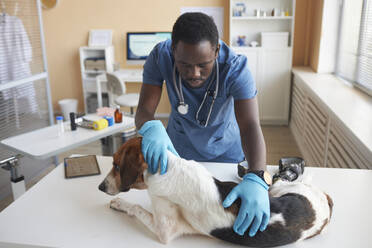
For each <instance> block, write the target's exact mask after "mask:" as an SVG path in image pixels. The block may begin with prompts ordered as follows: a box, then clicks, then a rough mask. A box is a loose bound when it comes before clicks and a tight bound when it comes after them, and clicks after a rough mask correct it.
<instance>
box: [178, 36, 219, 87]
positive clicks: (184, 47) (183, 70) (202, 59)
mask: <svg viewBox="0 0 372 248" xmlns="http://www.w3.org/2000/svg"><path fill="white" fill-rule="evenodd" d="M218 49H219V47H215V46H212V44H211V43H210V42H209V41H201V42H199V43H197V44H187V43H185V42H183V41H179V42H178V43H177V45H176V47H175V48H174V49H173V54H174V59H175V64H176V67H177V70H178V72H179V73H180V75H181V78H182V79H183V80H185V81H186V82H187V84H188V85H189V86H190V87H192V88H198V87H200V86H202V85H203V83H204V82H205V81H206V80H207V78H208V77H209V75H210V74H211V73H212V71H213V66H214V61H215V59H216V58H217V55H218Z"/></svg>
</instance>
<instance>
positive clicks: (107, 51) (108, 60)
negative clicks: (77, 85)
mask: <svg viewBox="0 0 372 248" xmlns="http://www.w3.org/2000/svg"><path fill="white" fill-rule="evenodd" d="M79 54H80V67H81V81H82V85H83V96H84V111H85V113H92V112H95V109H96V107H97V106H98V104H97V102H96V99H97V95H96V94H97V86H96V85H97V84H96V77H97V76H98V75H100V74H102V73H105V72H112V71H114V61H115V59H114V47H113V46H107V47H80V49H79ZM87 61H89V62H92V63H90V66H88V64H87ZM94 63H96V64H97V66H96V67H95V66H94ZM92 64H93V65H92ZM102 93H103V94H105V93H107V89H106V85H102ZM90 100H91V101H90Z"/></svg>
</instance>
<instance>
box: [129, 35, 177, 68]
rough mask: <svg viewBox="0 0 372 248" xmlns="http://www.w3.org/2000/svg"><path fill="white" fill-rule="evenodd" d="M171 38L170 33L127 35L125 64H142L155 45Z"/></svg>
mask: <svg viewBox="0 0 372 248" xmlns="http://www.w3.org/2000/svg"><path fill="white" fill-rule="evenodd" d="M171 37H172V33H171V32H141V33H140V32H129V33H127V63H129V64H143V63H144V62H145V60H146V58H147V56H149V54H150V52H151V51H152V49H153V48H154V47H155V45H156V44H158V43H159V42H161V41H165V40H167V39H170V38H171Z"/></svg>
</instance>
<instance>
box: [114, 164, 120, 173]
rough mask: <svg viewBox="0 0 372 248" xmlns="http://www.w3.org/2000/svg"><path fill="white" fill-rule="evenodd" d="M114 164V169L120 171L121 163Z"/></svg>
mask: <svg viewBox="0 0 372 248" xmlns="http://www.w3.org/2000/svg"><path fill="white" fill-rule="evenodd" d="M113 165H114V169H115V171H117V172H120V167H119V165H117V164H113Z"/></svg>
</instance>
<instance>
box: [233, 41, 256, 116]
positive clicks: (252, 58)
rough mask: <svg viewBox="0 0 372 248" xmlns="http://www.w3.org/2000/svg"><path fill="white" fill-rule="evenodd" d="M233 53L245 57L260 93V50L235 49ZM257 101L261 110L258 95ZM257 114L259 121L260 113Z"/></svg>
mask: <svg viewBox="0 0 372 248" xmlns="http://www.w3.org/2000/svg"><path fill="white" fill-rule="evenodd" d="M234 51H235V52H236V53H237V54H242V55H244V56H246V57H247V60H248V68H249V71H250V72H251V74H252V77H253V80H254V82H255V83H256V88H257V90H258V92H260V91H261V90H260V84H259V81H260V78H259V75H260V67H261V65H260V57H261V55H260V51H261V49H257V48H236V47H235V48H234ZM257 99H258V107H259V109H261V107H262V106H261V99H260V96H259V95H257ZM259 113H260V119H261V111H260V112H259Z"/></svg>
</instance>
